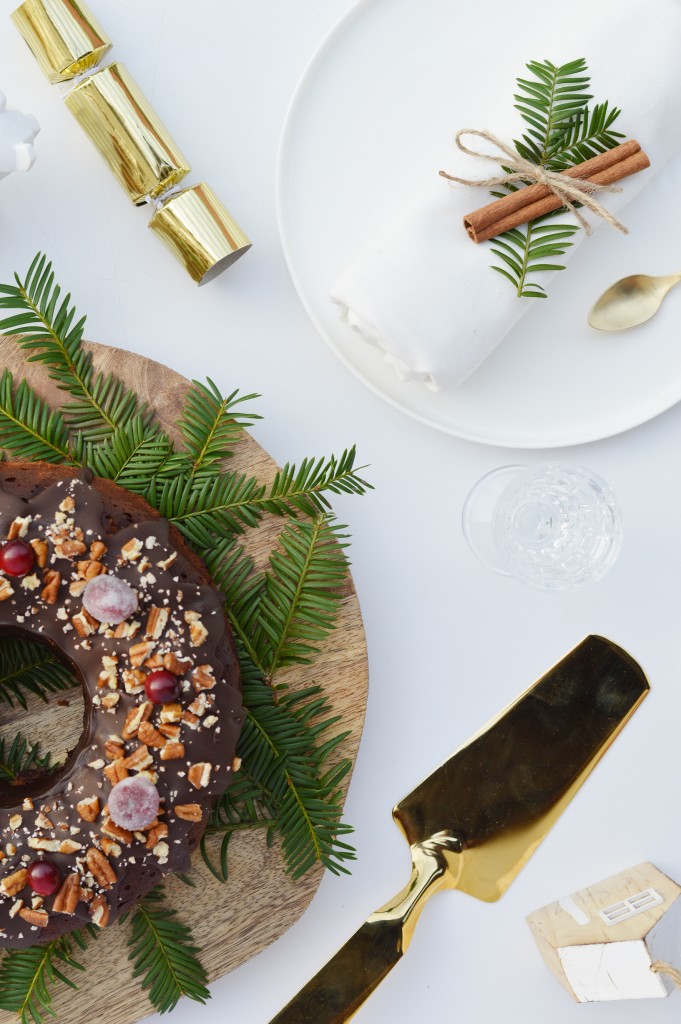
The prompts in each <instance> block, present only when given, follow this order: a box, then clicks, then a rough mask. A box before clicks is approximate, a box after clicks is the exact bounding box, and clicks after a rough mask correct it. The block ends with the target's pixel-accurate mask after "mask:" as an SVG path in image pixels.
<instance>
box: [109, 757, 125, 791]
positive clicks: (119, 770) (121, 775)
mask: <svg viewBox="0 0 681 1024" xmlns="http://www.w3.org/2000/svg"><path fill="white" fill-rule="evenodd" d="M104 774H105V775H106V777H107V779H108V780H109V782H110V783H111V785H112V786H115V785H116V783H117V782H120V781H121V780H122V779H127V777H128V769H127V768H126V767H125V764H124V763H123V758H119V759H118V760H117V761H112V762H111V764H108V765H107V766H106V768H105V769H104Z"/></svg>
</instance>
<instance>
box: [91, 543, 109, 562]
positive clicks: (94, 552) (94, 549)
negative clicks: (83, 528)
mask: <svg viewBox="0 0 681 1024" xmlns="http://www.w3.org/2000/svg"><path fill="white" fill-rule="evenodd" d="M107 551H108V548H107V546H106V544H104V542H103V541H101V540H93V542H92V544H91V545H90V558H91V559H92V561H93V562H99V561H101V559H102V558H103V556H104V555H105V554H106V553H107Z"/></svg>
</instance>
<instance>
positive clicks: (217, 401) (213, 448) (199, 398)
mask: <svg viewBox="0 0 681 1024" xmlns="http://www.w3.org/2000/svg"><path fill="white" fill-rule="evenodd" d="M192 384H193V385H194V386H193V388H192V389H191V390H190V391H189V393H188V395H187V400H186V403H185V408H184V412H183V414H182V418H181V419H180V421H179V423H178V426H179V428H180V430H181V432H182V437H183V438H184V447H185V450H186V452H187V455H188V456H189V459H190V460H191V473H192V474H193V475H194V476H197V475H199V474H201V473H205V472H206V471H210V470H212V469H213V468H214V467H215V466H217V465H219V464H220V463H221V462H222V461H223V459H228V458H231V456H232V455H233V454H234V445H235V443H236V442H237V441H238V440H239V437H240V436H241V433H242V430H243V427H244V426H247V425H249V424H251V423H254V422H255V421H256V420H259V419H260V418H261V417H260V416H259V415H258V414H257V413H254V412H250V411H244V410H242V409H240V408H239V406H240V405H242V404H243V403H244V402H250V401H252V400H253V399H255V398H259V397H260V396H259V395H255V394H253V395H239V392H238V391H233V392H232V393H231V395H228V396H227V397H226V398H223V396H222V395H221V394H220V391H219V389H218V388H217V387H216V385H215V384H214V383H213V381H212V380H211V379H210V377H209V378H208V379H207V381H206V383H205V384H202V383H201V382H200V381H198V380H195V381H192Z"/></svg>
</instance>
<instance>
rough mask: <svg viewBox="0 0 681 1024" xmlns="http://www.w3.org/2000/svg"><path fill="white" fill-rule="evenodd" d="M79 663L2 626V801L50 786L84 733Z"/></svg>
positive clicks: (4, 804)
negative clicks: (74, 662)
mask: <svg viewBox="0 0 681 1024" xmlns="http://www.w3.org/2000/svg"><path fill="white" fill-rule="evenodd" d="M85 710H86V706H85V697H84V691H83V686H82V684H81V682H80V676H79V673H78V671H77V669H76V666H75V665H74V664H73V663H71V662H70V661H69V660H68V658H66V657H64V656H63V655H62V654H61V652H59V653H57V652H56V651H55V650H54V649H53V648H52V647H51V646H49V645H48V644H46V643H44V642H41V641H39V640H36V639H35V638H34V637H32V636H28V635H22V634H18V633H16V632H12V633H7V632H0V806H1V807H7V806H14V805H15V804H17V803H20V802H21V801H22V800H23V798H24V797H25V796H31V797H35V796H37V795H41V794H42V793H43V792H47V790H49V788H50V787H51V786H52V785H54V783H55V782H56V781H57V779H58V778H59V777H60V776H61V774H62V773H63V771H64V766H65V765H66V762H67V761H68V759H69V757H70V756H71V755H73V752H74V751H75V750H76V749H77V748H78V746H79V743H80V740H81V738H82V736H83V733H84V725H85Z"/></svg>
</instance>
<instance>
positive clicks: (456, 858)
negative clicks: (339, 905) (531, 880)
mask: <svg viewBox="0 0 681 1024" xmlns="http://www.w3.org/2000/svg"><path fill="white" fill-rule="evenodd" d="M648 690H649V686H648V682H647V680H646V677H645V675H644V674H643V671H642V669H641V668H640V666H639V665H638V664H637V663H636V662H635V661H634V659H633V658H631V657H630V655H628V654H627V653H626V651H623V650H622V648H620V647H618V646H617V645H616V644H614V643H612V642H611V641H610V640H605V639H603V638H602V637H599V636H589V637H587V638H586V639H585V640H583V641H582V643H580V644H579V645H578V646H577V647H575V649H574V650H573V651H571V652H570V653H569V654H568V655H566V657H564V658H563V660H562V661H560V662H558V664H557V665H555V666H554V667H553V668H552V669H550V670H549V671H548V672H547V673H546V675H544V676H542V678H541V679H540V680H539V681H538V682H536V683H535V684H534V686H531V687H530V688H529V690H526V691H525V693H523V694H521V696H520V697H518V698H517V700H515V701H514V703H513V704H511V705H510V706H509V707H508V708H506V710H505V711H502V712H501V714H499V715H498V716H497V717H496V718H495V719H493V720H492V721H491V722H490V723H489V724H488V725H486V726H485V727H484V728H483V729H482V730H481V731H480V732H479V733H477V734H476V735H475V736H473V738H472V739H470V740H469V741H468V742H467V743H466V744H465V745H464V746H463V747H461V748H460V749H459V750H457V751H456V753H455V754H453V755H452V757H450V759H449V760H448V761H446V762H445V764H443V765H442V767H440V768H438V769H436V771H434V772H433V774H432V775H430V776H429V777H428V778H427V779H425V781H424V782H422V783H421V784H420V785H419V786H417V787H416V789H414V790H413V791H412V792H411V793H409V795H408V796H406V797H405V798H404V800H401V801H400V803H399V804H398V805H397V806H396V807H395V809H394V810H393V817H394V818H395V821H396V822H397V824H398V826H399V827H400V828H401V830H402V832H403V833H404V835H405V837H406V839H407V841H408V843H409V845H410V848H411V855H412V863H413V870H412V875H411V879H410V880H409V884H408V885H407V886H406V888H405V889H403V890H402V892H401V893H400V894H399V895H398V896H396V897H395V898H394V899H393V900H391V901H390V902H389V903H387V904H386V905H385V906H384V907H381V909H380V910H377V911H376V913H374V914H372V915H371V917H370V918H369V919H368V920H367V921H366V922H365V923H364V924H363V925H362V927H361V928H360V929H359V931H357V932H355V934H354V935H353V936H352V938H351V939H349V941H348V942H346V943H345V945H344V946H343V948H342V949H340V950H339V951H338V953H336V955H335V956H334V957H332V959H331V960H330V961H329V962H328V963H327V964H326V966H325V967H323V968H322V969H321V971H319V973H318V974H317V975H315V977H314V978H313V979H312V981H310V982H309V983H308V984H307V985H306V986H305V987H304V988H303V989H302V990H301V991H300V992H299V993H298V995H297V996H294V998H293V999H292V1000H291V1002H290V1003H289V1004H288V1005H287V1006H286V1007H285V1008H284V1009H283V1010H282V1011H281V1013H279V1014H277V1016H276V1017H274V1018H273V1020H272V1021H271V1022H270V1024H342V1022H343V1021H348V1020H350V1019H351V1018H352V1017H353V1016H354V1015H355V1013H356V1012H357V1010H358V1009H359V1008H360V1007H361V1006H362V1004H363V1003H364V1001H365V1000H366V999H367V998H368V997H369V996H370V995H371V993H372V992H373V991H374V989H375V988H376V987H377V986H378V985H379V983H380V982H381V981H382V980H383V978H385V976H386V975H387V974H388V972H389V971H390V970H391V969H392V968H393V967H394V966H395V964H396V963H397V962H398V960H400V959H401V957H402V956H403V954H404V952H405V950H406V949H407V947H408V945H409V942H410V941H411V937H412V935H413V932H414V928H415V925H416V922H417V920H418V917H419V914H420V913H421V910H422V909H423V906H424V904H425V902H426V900H427V899H428V898H429V897H430V896H432V895H433V893H435V892H439V891H440V890H442V889H461V890H463V892H466V893H469V895H471V896H476V897H477V898H478V899H481V900H486V901H490V902H491V901H493V900H497V899H499V897H500V896H501V895H502V894H503V893H504V892H505V891H506V889H507V888H508V887H509V885H510V884H511V882H512V881H513V879H514V878H515V876H516V875H517V874H518V872H519V871H520V870H521V868H522V867H523V866H524V865H525V864H526V863H527V861H528V860H529V859H530V857H531V856H532V854H533V853H534V851H535V850H536V849H537V847H538V846H539V843H540V842H541V841H542V839H543V838H544V836H545V835H546V834H547V832H548V831H549V829H550V828H551V826H552V825H553V824H554V822H555V821H556V820H557V818H558V817H559V816H560V814H561V813H562V811H563V810H564V808H565V807H566V806H567V804H568V803H569V802H570V800H571V799H572V797H573V796H574V795H575V793H576V792H577V790H578V789H579V787H580V786H581V785H582V783H583V782H584V780H585V779H586V778H587V776H588V775H589V773H590V772H591V770H592V769H593V767H594V766H595V765H596V764H597V763H598V761H600V759H601V757H602V756H603V754H604V753H605V751H606V750H607V749H608V747H609V746H610V744H611V743H612V742H613V740H614V739H615V737H616V736H617V735H618V733H619V732H620V730H621V729H622V728H623V727H624V725H625V723H626V722H627V720H628V719H629V718H630V717H631V715H632V714H633V713H634V711H635V710H636V708H637V707H638V706H639V704H640V703H641V701H642V700H643V698H644V697H645V696H646V695H647V693H648Z"/></svg>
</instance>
